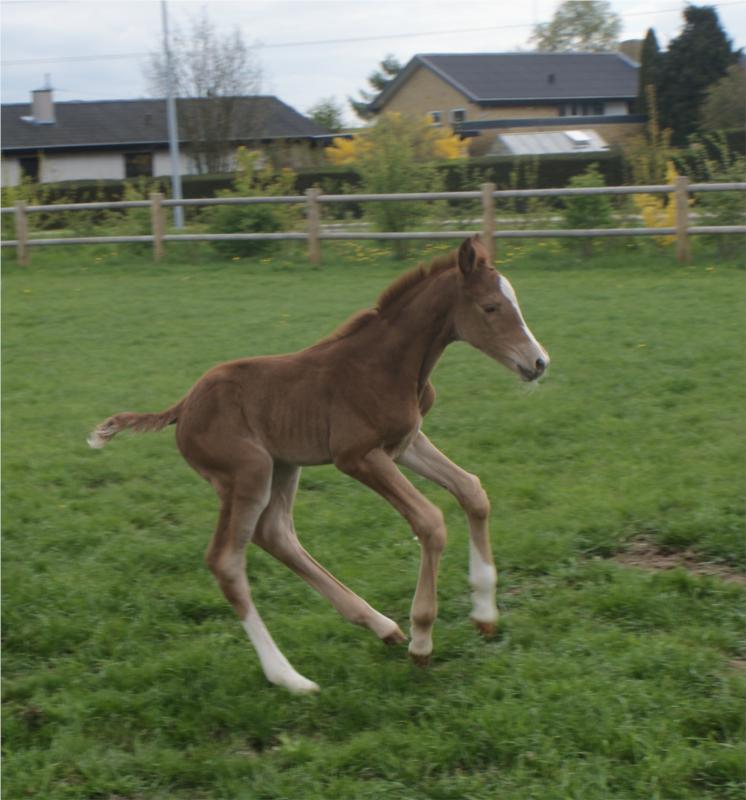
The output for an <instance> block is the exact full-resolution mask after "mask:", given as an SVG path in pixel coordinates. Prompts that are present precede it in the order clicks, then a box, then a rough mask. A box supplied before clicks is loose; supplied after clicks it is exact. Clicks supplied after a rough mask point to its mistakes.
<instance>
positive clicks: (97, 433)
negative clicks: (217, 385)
mask: <svg viewBox="0 0 746 800" xmlns="http://www.w3.org/2000/svg"><path fill="white" fill-rule="evenodd" d="M183 402H184V401H183V400H181V401H179V402H178V403H177V404H176V405H175V406H171V408H168V409H166V410H165V411H161V412H160V414H135V413H134V412H132V411H124V412H123V413H121V414H115V415H114V416H113V417H109V419H107V420H104V421H103V422H102V423H101V424H100V425H99V426H98V427H97V428H96V429H95V430H94V431H93V433H91V435H90V436H89V437H88V445H89V446H90V447H93V448H94V449H96V450H100V449H101V448H102V447H103V446H104V445H105V444H106V443H107V442H108V441H109V439H112V438H113V437H114V436H116V435H117V434H118V433H119V431H123V430H125V428H130V429H131V430H133V431H136V432H137V433H149V432H151V431H159V430H161V429H162V428H165V427H166V425H173V424H174V423H175V422H176V421H177V420H178V419H179V412H180V411H181V406H182V404H183Z"/></svg>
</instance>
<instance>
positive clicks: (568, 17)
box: [530, 0, 622, 53]
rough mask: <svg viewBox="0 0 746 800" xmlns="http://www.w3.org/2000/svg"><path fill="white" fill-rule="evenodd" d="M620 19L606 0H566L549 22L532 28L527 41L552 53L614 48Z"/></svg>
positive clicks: (598, 50)
mask: <svg viewBox="0 0 746 800" xmlns="http://www.w3.org/2000/svg"><path fill="white" fill-rule="evenodd" d="M621 30H622V21H621V19H620V18H619V16H618V15H617V14H615V13H614V12H613V11H612V10H611V4H610V3H608V2H606V0H566V2H564V3H562V5H561V6H560V7H559V8H558V9H557V11H556V12H555V14H554V17H552V21H551V22H545V23H540V24H539V25H536V26H535V27H534V31H533V33H532V35H531V39H530V42H531V43H532V44H533V45H534V46H535V48H536V49H537V50H540V51H544V52H553V53H567V52H586V53H602V52H609V51H614V50H616V49H617V46H618V43H619V42H618V39H619V33H620V31H621Z"/></svg>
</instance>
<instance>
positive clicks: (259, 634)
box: [241, 606, 319, 694]
mask: <svg viewBox="0 0 746 800" xmlns="http://www.w3.org/2000/svg"><path fill="white" fill-rule="evenodd" d="M241 624H242V625H243V627H244V630H245V631H246V633H247V635H248V637H249V639H250V640H251V643H252V644H253V645H254V649H255V650H256V653H257V655H258V656H259V662H260V663H261V665H262V669H263V670H264V674H265V675H266V676H267V680H268V681H269V682H270V683H276V684H277V685H278V686H284V687H285V688H286V689H287V690H288V691H290V692H292V693H293V694H306V693H308V692H317V691H318V690H319V687H318V685H317V684H315V683H314V682H313V681H309V680H308V678H304V677H303V676H302V675H300V674H299V673H297V672H296V671H295V670H294V669H293V667H292V666H291V665H290V662H289V661H288V660H287V659H286V658H285V656H284V655H283V654H282V652H281V651H280V648H279V647H278V646H277V645H276V644H275V642H274V639H273V638H272V636H271V635H270V632H269V631H268V630H267V627H266V625H265V624H264V622H263V621H262V618H261V617H260V616H259V612H258V611H257V610H256V608H254V606H252V607H251V610H250V611H249V613H248V614H247V615H246V617H244V619H243V621H242V623H241Z"/></svg>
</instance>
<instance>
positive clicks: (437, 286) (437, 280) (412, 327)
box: [383, 269, 458, 392]
mask: <svg viewBox="0 0 746 800" xmlns="http://www.w3.org/2000/svg"><path fill="white" fill-rule="evenodd" d="M457 281H458V270H457V269H454V270H448V271H445V272H441V273H439V274H436V275H431V276H428V278H426V279H425V281H424V283H423V284H422V285H421V286H419V287H416V288H415V289H414V290H413V292H412V294H411V298H410V297H405V298H403V299H402V301H401V302H400V303H397V305H396V307H395V308H393V309H391V310H390V311H388V312H386V313H385V314H384V315H383V319H385V320H387V321H389V322H390V325H389V326H388V330H387V334H388V335H387V336H386V337H385V338H386V344H385V345H384V349H386V350H387V351H388V353H389V356H390V357H391V358H394V359H396V361H397V363H399V364H400V365H401V367H402V368H403V370H404V371H405V372H407V373H409V377H411V378H412V379H413V380H416V381H417V389H418V392H421V391H422V389H423V388H424V386H425V384H426V383H427V380H428V378H429V376H430V373H431V372H432V370H433V368H434V367H435V364H436V363H437V361H438V359H439V358H440V356H441V355H442V354H443V351H444V350H445V348H446V347H447V346H448V345H449V344H450V343H451V342H453V341H454V340H455V338H456V336H455V334H454V328H453V311H454V299H455V298H456V297H457V286H456V282H457Z"/></svg>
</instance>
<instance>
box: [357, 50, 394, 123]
mask: <svg viewBox="0 0 746 800" xmlns="http://www.w3.org/2000/svg"><path fill="white" fill-rule="evenodd" d="M401 70H402V65H401V64H400V63H399V61H398V59H397V58H396V57H395V56H393V55H390V54H389V55H387V56H386V58H384V59H383V61H381V65H380V69H377V70H376V71H375V72H372V73H371V74H370V75H369V76H368V83H369V84H370V86H371V89H372V91H366V90H365V89H361V90H360V92H359V94H360V99H359V100H355V98H354V97H348V98H347V99H348V100H349V102H350V106H351V107H352V110H353V111H354V112H355V113H356V114H357V115H358V117H360V119H365V120H368V119H371V118H372V117H373V112H372V111H371V110H370V108H369V106H370V104H371V103H372V102H373V100H375V98H376V97H377V96H378V95H379V94H380V93H381V92H382V91H383V90H384V89H385V88H386V87H387V86H388V85H389V83H391V81H392V80H394V78H395V77H396V76H397V75H398V74H399V73H400V72H401Z"/></svg>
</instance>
